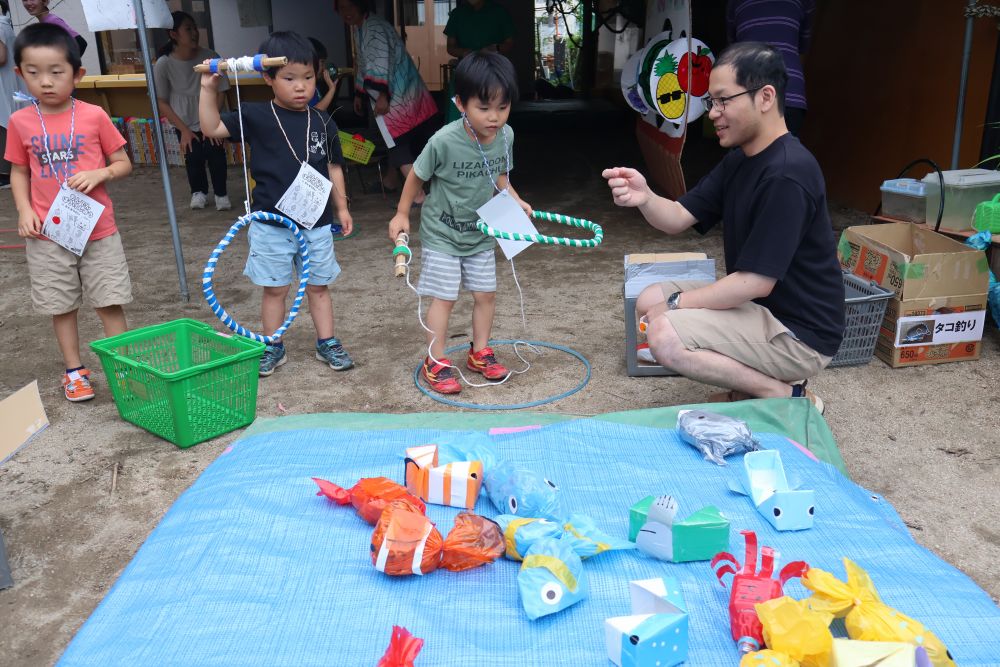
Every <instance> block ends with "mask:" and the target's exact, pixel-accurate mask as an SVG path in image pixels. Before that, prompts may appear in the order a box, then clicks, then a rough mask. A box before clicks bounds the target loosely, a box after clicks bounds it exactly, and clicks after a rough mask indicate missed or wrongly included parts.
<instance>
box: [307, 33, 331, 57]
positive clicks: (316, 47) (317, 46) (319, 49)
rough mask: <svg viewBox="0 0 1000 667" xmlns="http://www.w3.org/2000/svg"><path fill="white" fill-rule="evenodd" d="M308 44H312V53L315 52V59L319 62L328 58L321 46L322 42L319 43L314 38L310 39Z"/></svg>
mask: <svg viewBox="0 0 1000 667" xmlns="http://www.w3.org/2000/svg"><path fill="white" fill-rule="evenodd" d="M309 43H310V44H312V47H313V51H315V52H316V57H317V58H319V59H320V60H326V59H327V58H329V56H328V55H327V52H326V47H325V46H323V42H321V41H319V40H318V39H316V38H315V37H310V38H309Z"/></svg>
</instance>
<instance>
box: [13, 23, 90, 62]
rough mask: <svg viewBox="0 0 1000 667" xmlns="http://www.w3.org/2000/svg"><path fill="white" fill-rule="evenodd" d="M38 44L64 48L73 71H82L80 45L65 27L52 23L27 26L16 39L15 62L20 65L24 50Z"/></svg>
mask: <svg viewBox="0 0 1000 667" xmlns="http://www.w3.org/2000/svg"><path fill="white" fill-rule="evenodd" d="M36 46H50V47H52V48H55V49H62V50H63V51H64V52H65V53H66V62H68V63H69V64H70V66H71V67H72V68H73V73H74V74H75V73H76V72H79V71H80V64H81V63H80V46H79V45H78V44H77V43H76V40H75V39H73V37H72V36H71V35H70V34H69V33H68V32H66V30H65V29H64V28H61V27H59V26H57V25H54V24H52V23H32V24H31V25H29V26H26V27H25V28H24V29H23V30H21V32H19V33H18V35H17V38H16V39H15V40H14V64H15V65H17V66H18V67H20V66H21V56H22V54H23V53H24V50H25V49H29V48H32V47H36Z"/></svg>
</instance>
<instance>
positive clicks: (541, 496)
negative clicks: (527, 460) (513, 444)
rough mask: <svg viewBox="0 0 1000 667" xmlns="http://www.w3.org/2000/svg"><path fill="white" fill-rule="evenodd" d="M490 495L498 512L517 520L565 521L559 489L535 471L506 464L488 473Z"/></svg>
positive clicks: (487, 490)
mask: <svg viewBox="0 0 1000 667" xmlns="http://www.w3.org/2000/svg"><path fill="white" fill-rule="evenodd" d="M485 485H486V495H487V496H489V499H490V502H492V503H493V506H494V507H496V508H497V511H499V512H503V513H505V514H516V515H517V516H523V517H532V518H542V519H554V520H559V519H561V518H562V516H561V515H562V508H561V507H560V505H559V487H558V486H556V485H555V483H553V482H552V481H550V480H548V479H546V478H544V477H542V476H541V475H538V474H537V473H535V472H534V471H531V470H525V469H523V468H515V467H514V466H513V465H511V464H510V463H508V462H506V461H504V462H502V463H499V464H497V465H496V466H495V467H493V469H492V470H490V471H489V472H487V473H486V482H485Z"/></svg>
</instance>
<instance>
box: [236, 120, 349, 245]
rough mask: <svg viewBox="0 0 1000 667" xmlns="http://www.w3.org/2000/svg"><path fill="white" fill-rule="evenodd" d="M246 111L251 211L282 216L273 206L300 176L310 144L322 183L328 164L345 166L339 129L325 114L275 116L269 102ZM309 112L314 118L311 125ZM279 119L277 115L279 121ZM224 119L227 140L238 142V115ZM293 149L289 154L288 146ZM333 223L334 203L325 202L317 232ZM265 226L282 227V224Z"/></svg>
mask: <svg viewBox="0 0 1000 667" xmlns="http://www.w3.org/2000/svg"><path fill="white" fill-rule="evenodd" d="M242 107H243V132H244V133H245V134H246V142H247V143H248V144H249V145H250V175H251V177H252V178H253V180H254V187H253V193H252V196H251V209H252V210H254V211H270V212H272V213H278V214H281V211H279V210H278V209H276V208H275V207H274V205H275V204H277V203H278V200H279V199H281V195H283V194H285V190H287V189H288V187H289V186H290V185H291V184H292V181H294V180H295V177H296V176H297V175H298V173H299V168H300V167H301V165H302V159H303V157H304V156H305V154H306V150H307V143H308V152H309V166H310V167H312V168H313V169H315V170H316V171H318V172H319V173H321V174H322V175H323V177H324V178H326V177H327V165H328V164H339V165H343V164H344V155H343V153H342V151H341V149H340V137H339V136H338V135H337V124H336V123H335V122H334V121H333V119H332V118H330V116H329V115H328V114H326V113H325V112H323V111H317V110H316V109H312V108H309V109H307V110H306V111H291V110H290V109H285V108H283V107H280V106H278V105H277V104H274V106H273V108H274V111H272V110H271V109H272V103H270V102H252V103H249V104H244V105H242ZM307 112H308V113H309V115H310V118H308V119H307V117H306V113H307ZM275 114H277V115H278V119H277V120H275V117H274V116H275ZM221 117H222V122H223V123H224V124H225V126H226V129H227V130H229V136H230V137H231V138H232V140H233V141H239V140H240V118H239V112H237V111H230V112H227V113H224V114H221ZM279 120H280V121H281V125H280V127H279V124H278V121H279ZM282 128H284V130H285V134H286V135H288V141H285V136H284V135H283V134H282V133H281V129H282ZM307 128H308V133H307V131H306V130H307ZM307 134H308V135H309V136H308V137H307V136H306V135H307ZM307 139H308V142H307ZM289 143H290V144H291V148H289V146H288V144H289ZM293 149H294V151H295V154H294V155H293V154H292V150H293ZM334 194H336V193H334ZM332 223H333V211H332V208H331V206H330V202H327V204H326V209H325V210H324V211H323V215H321V216H320V218H319V220H318V221H317V222H316V225H315V226H314V227H323V226H325V225H329V224H332ZM267 224H271V225H275V226H280V225H279V224H278V223H267Z"/></svg>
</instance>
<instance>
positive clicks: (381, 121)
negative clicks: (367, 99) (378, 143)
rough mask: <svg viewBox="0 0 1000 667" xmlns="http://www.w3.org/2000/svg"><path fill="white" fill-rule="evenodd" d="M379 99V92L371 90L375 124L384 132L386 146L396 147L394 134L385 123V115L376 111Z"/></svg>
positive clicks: (383, 138) (383, 139) (383, 137)
mask: <svg viewBox="0 0 1000 667" xmlns="http://www.w3.org/2000/svg"><path fill="white" fill-rule="evenodd" d="M377 99H378V94H377V93H376V92H375V91H372V92H371V103H372V115H373V116H375V125H377V126H378V131H379V132H380V133H381V134H382V141H384V142H385V147H386V148H395V147H396V142H395V141H394V140H393V138H392V135H391V134H389V126H388V125H386V124H385V116H380V115H379V114H377V113H375V101H376V100H377Z"/></svg>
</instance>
